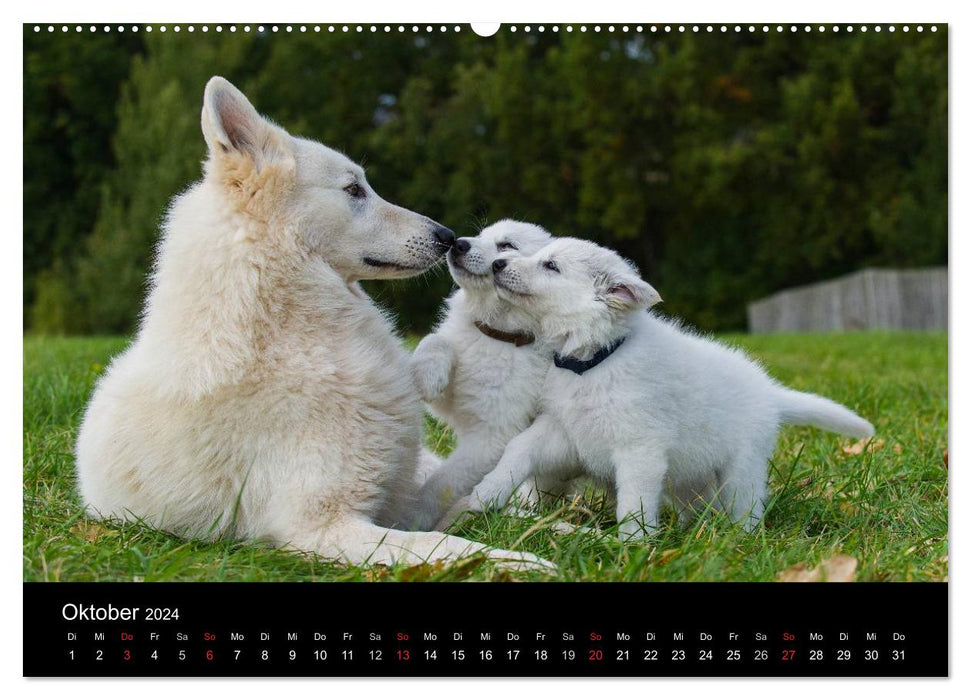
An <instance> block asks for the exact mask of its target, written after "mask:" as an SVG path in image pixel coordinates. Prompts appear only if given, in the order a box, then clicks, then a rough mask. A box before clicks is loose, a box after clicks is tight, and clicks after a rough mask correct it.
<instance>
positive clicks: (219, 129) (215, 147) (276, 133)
mask: <svg viewBox="0 0 971 700" xmlns="http://www.w3.org/2000/svg"><path fill="white" fill-rule="evenodd" d="M202 133H203V135H204V136H205V138H206V143H207V144H208V145H209V153H210V155H211V156H212V157H213V158H234V157H239V156H243V157H244V158H246V159H248V160H250V161H252V163H253V164H254V165H255V166H256V169H257V170H262V169H263V168H264V167H265V166H266V165H268V164H270V163H272V162H274V161H277V160H281V159H283V158H285V157H288V156H289V155H290V154H289V148H288V145H287V144H286V142H285V139H286V138H287V137H286V133H285V132H284V131H283V130H282V129H280V128H279V127H277V126H275V125H273V124H271V123H270V122H268V121H267V120H266V119H264V118H263V117H261V116H260V115H259V113H258V112H257V111H256V109H255V108H254V107H253V105H252V104H250V101H249V100H247V99H246V95H244V94H243V93H242V92H240V91H239V90H238V89H236V87H235V86H234V85H233V84H232V83H230V82H229V81H228V80H226V79H225V78H221V77H219V76H214V77H212V78H210V79H209V82H208V83H206V92H205V96H204V98H203V103H202Z"/></svg>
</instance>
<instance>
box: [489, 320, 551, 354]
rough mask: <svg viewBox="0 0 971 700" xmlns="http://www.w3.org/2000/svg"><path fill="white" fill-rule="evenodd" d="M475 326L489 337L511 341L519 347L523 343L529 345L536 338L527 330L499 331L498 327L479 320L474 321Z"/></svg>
mask: <svg viewBox="0 0 971 700" xmlns="http://www.w3.org/2000/svg"><path fill="white" fill-rule="evenodd" d="M475 327H476V328H478V329H479V330H480V331H481V332H482V333H484V334H485V335H487V336H489V337H490V338H495V339H496V340H501V341H502V342H504V343H512V344H513V345H515V346H516V347H517V348H521V347H522V346H523V345H529V344H530V343H532V342H533V341H534V340H536V339H535V338H534V337H533V334H532V333H530V332H528V331H513V332H511V333H510V332H507V331H500V330H499V329H498V328H493V327H492V326H487V325H486V324H484V323H482V322H481V321H476V322H475Z"/></svg>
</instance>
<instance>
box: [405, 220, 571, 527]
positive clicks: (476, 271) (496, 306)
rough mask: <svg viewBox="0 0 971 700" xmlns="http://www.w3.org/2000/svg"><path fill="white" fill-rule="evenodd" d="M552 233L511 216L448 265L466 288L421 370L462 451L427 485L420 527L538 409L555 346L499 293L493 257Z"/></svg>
mask: <svg viewBox="0 0 971 700" xmlns="http://www.w3.org/2000/svg"><path fill="white" fill-rule="evenodd" d="M551 240H552V237H551V236H550V234H549V233H548V232H546V231H545V230H544V229H542V228H540V227H539V226H535V225H533V224H526V223H522V222H519V221H510V220H508V219H507V220H503V221H499V222H497V223H495V224H493V225H492V226H489V227H487V228H485V229H483V230H482V232H481V233H480V234H479V235H478V236H476V237H475V238H459V239H458V240H457V241H456V242H455V245H454V246H453V247H452V249H451V250H450V251H449V252H448V255H447V258H446V259H447V260H448V269H449V272H450V273H451V275H452V279H454V280H455V283H456V284H457V285H458V286H459V290H458V291H456V292H455V293H454V294H453V295H452V296H451V297H449V299H448V300H447V301H446V315H445V318H444V319H443V320H442V322H441V323H440V324H439V325H438V327H437V328H436V329H435V332H434V333H432V334H430V335H428V336H426V337H425V338H423V339H422V341H421V343H420V344H419V345H418V348H417V349H416V350H415V353H414V355H413V356H412V359H411V369H412V374H413V376H414V378H415V383H416V385H417V386H418V389H419V393H420V394H421V396H422V398H423V399H424V400H425V401H426V402H427V404H428V407H429V409H430V410H431V411H432V413H433V414H434V415H436V416H437V417H438V418H441V419H442V420H443V421H445V422H446V423H448V424H449V425H450V426H451V427H452V429H453V430H454V431H455V436H456V440H457V445H456V448H455V450H454V451H453V452H452V454H451V455H450V456H449V458H448V459H447V460H445V461H444V462H443V463H442V465H441V466H440V467H439V468H438V469H437V470H436V471H435V472H434V473H433V474H432V475H431V477H430V478H429V479H428V480H427V481H426V482H425V484H424V486H423V487H422V488H421V490H420V492H419V498H418V512H417V516H416V518H415V520H414V521H413V525H414V527H416V528H417V529H422V530H424V529H429V528H431V527H433V526H434V525H435V524H436V523H438V521H439V520H440V519H441V517H442V516H443V514H444V513H445V512H446V510H447V509H448V507H449V506H451V505H452V504H453V503H454V502H455V501H456V500H458V499H459V498H461V497H463V496H467V495H468V494H469V493H470V492H471V491H472V488H473V487H474V486H475V485H476V484H478V483H479V482H480V481H481V480H482V477H484V476H485V475H486V474H488V473H489V472H490V471H492V470H493V469H494V468H495V466H496V464H497V463H498V462H499V458H500V457H502V453H503V450H504V449H505V448H506V444H507V443H508V442H509V440H511V439H512V438H513V437H515V436H516V435H518V434H519V433H521V432H522V431H523V430H525V429H526V428H527V427H528V426H529V424H530V423H531V422H532V420H533V418H535V416H536V413H537V411H538V402H537V400H538V398H539V391H540V388H541V386H542V383H543V378H544V377H545V376H546V371H547V369H549V366H550V364H551V363H552V361H553V349H552V348H551V347H550V346H549V345H548V344H545V343H542V342H536V341H535V338H534V337H533V334H532V333H528V332H523V331H522V328H523V326H524V325H532V324H531V323H530V322H529V320H528V318H526V317H525V313H524V312H523V311H522V310H520V309H519V308H518V307H517V306H515V305H513V304H510V303H509V302H507V301H504V300H502V299H500V298H499V296H498V294H496V288H495V285H494V284H493V283H492V263H493V261H494V260H495V259H496V258H497V257H498V256H499V255H500V254H505V255H530V254H532V253H535V252H536V251H537V250H539V249H540V248H542V247H543V246H544V245H546V244H547V243H549V242H550V241H551Z"/></svg>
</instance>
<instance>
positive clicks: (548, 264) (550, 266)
mask: <svg viewBox="0 0 971 700" xmlns="http://www.w3.org/2000/svg"><path fill="white" fill-rule="evenodd" d="M543 267H544V268H546V269H547V270H549V271H551V272H559V271H560V268H559V267H557V265H556V263H555V262H553V261H552V260H547V261H546V262H544V263H543Z"/></svg>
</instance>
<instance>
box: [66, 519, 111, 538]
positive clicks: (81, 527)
mask: <svg viewBox="0 0 971 700" xmlns="http://www.w3.org/2000/svg"><path fill="white" fill-rule="evenodd" d="M111 532H112V531H111V530H109V529H108V528H106V527H105V526H104V525H102V524H100V523H84V522H79V523H75V524H74V527H72V528H71V534H72V535H77V536H78V537H83V538H84V539H86V540H87V541H88V542H95V541H97V540H99V539H101V538H102V537H104V536H105V535H108V534H111Z"/></svg>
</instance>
